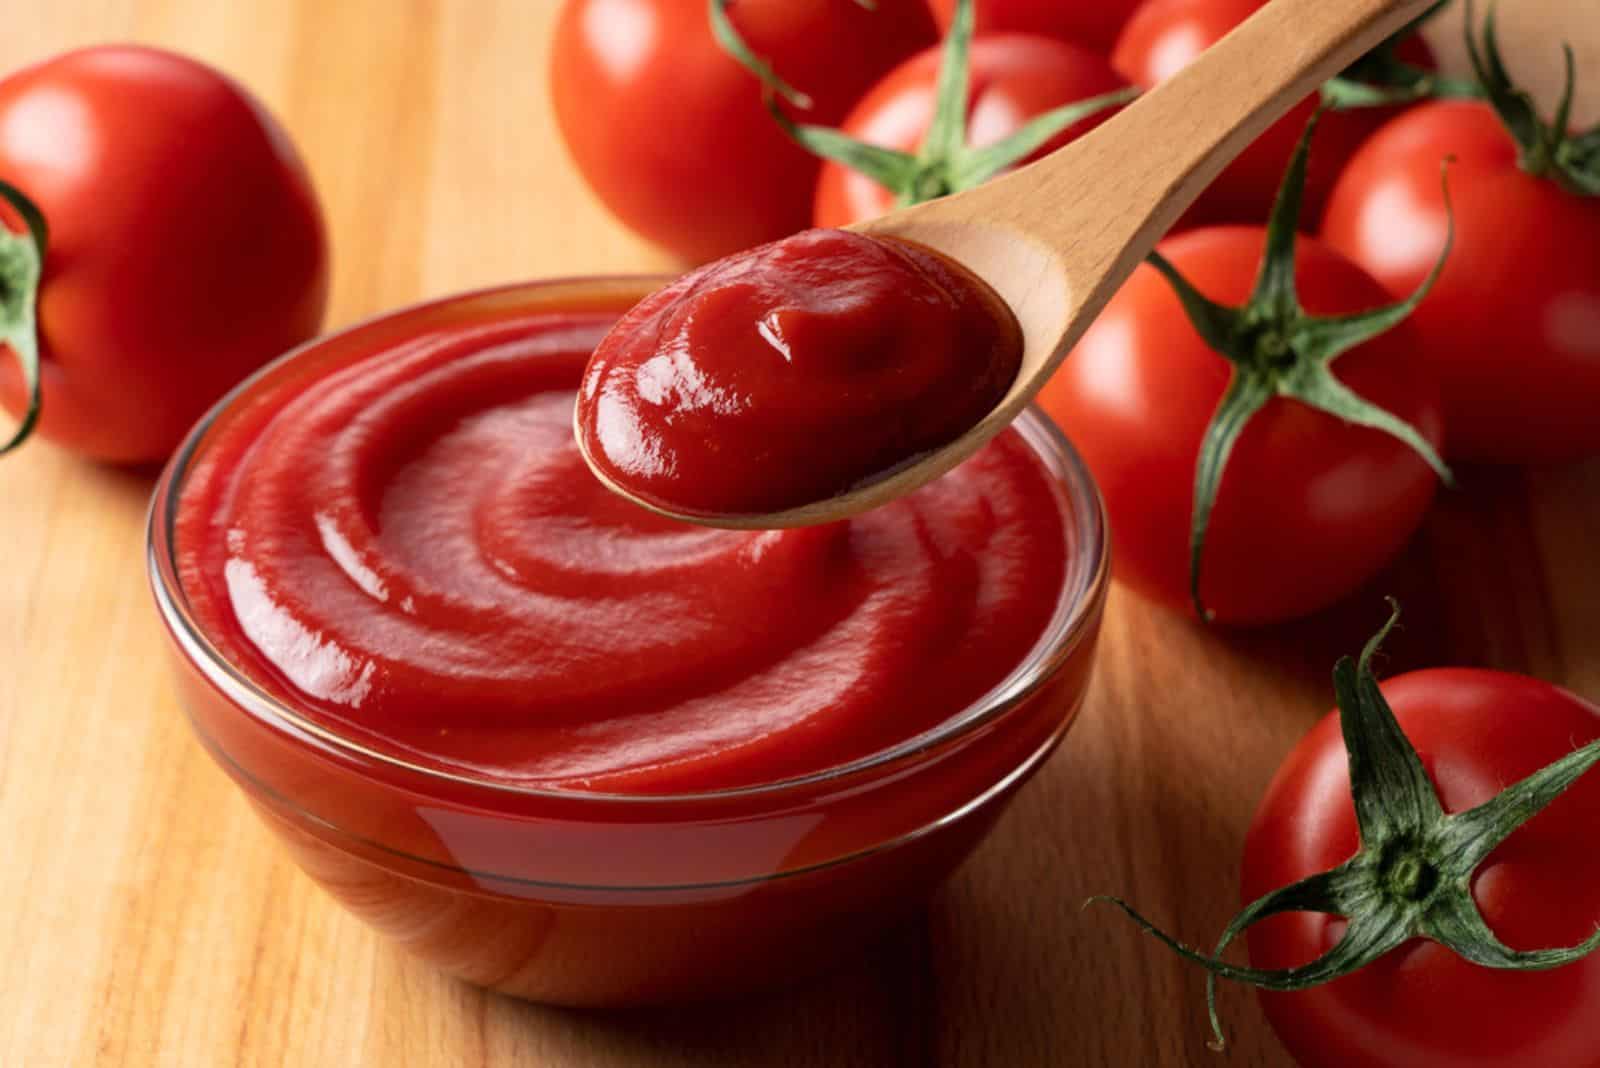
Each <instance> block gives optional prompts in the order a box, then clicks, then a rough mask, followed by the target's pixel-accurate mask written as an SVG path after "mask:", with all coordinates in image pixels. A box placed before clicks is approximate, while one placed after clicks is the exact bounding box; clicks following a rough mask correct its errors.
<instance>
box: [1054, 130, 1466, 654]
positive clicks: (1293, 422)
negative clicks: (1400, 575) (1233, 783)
mask: <svg viewBox="0 0 1600 1068" xmlns="http://www.w3.org/2000/svg"><path fill="white" fill-rule="evenodd" d="M1319 150H1320V148H1319ZM1263 243H1264V232H1263V230H1262V228H1260V227H1239V226H1236V227H1217V228H1211V229H1205V230H1196V231H1191V232H1189V233H1185V234H1181V235H1179V236H1177V237H1173V238H1169V239H1167V240H1166V241H1164V242H1162V244H1161V245H1160V246H1159V250H1160V251H1161V252H1162V253H1163V254H1164V255H1165V256H1166V257H1167V259H1168V260H1170V261H1171V262H1172V264H1173V266H1174V267H1176V268H1177V269H1178V270H1179V271H1180V272H1181V273H1182V274H1183V275H1185V276H1186V277H1187V278H1188V279H1189V280H1190V281H1191V282H1192V283H1193V284H1194V285H1195V287H1196V288H1198V289H1199V290H1200V292H1202V293H1203V294H1205V295H1206V296H1207V297H1210V298H1211V299H1212V300H1215V301H1221V302H1224V303H1229V304H1240V303H1242V302H1243V301H1244V299H1245V298H1246V297H1247V296H1249V294H1250V292H1251V287H1252V285H1253V283H1254V280H1255V275H1256V270H1257V267H1258V265H1259V263H1260V260H1261V254H1262V246H1263ZM1295 265H1296V271H1297V273H1298V279H1299V293H1300V299H1301V302H1302V303H1303V305H1304V306H1305V308H1306V310H1307V311H1308V312H1311V313H1313V314H1336V313H1349V312H1354V311H1358V310H1362V309H1366V308H1371V307H1375V306H1377V305H1380V304H1385V303H1387V302H1388V301H1389V299H1390V297H1389V294H1388V293H1387V292H1385V291H1384V289H1383V288H1382V287H1381V286H1379V285H1378V284H1377V283H1376V282H1375V281H1373V280H1372V279H1371V278H1370V277H1368V276H1367V275H1366V274H1365V273H1364V272H1363V271H1362V270H1361V269H1360V268H1359V267H1356V266H1354V265H1353V264H1351V263H1350V262H1349V261H1348V260H1346V259H1344V258H1343V257H1342V256H1340V255H1339V254H1338V253H1336V252H1333V251H1332V250H1330V249H1329V248H1327V247H1326V246H1325V245H1323V244H1321V243H1320V242H1318V241H1316V240H1314V239H1311V238H1305V237H1302V238H1301V239H1300V241H1299V242H1298V245H1297V248H1296V253H1295ZM1415 348H1416V347H1415V344H1414V341H1413V338H1412V337H1411V335H1410V333H1409V331H1408V330H1407V329H1406V324H1404V323H1402V324H1400V326H1399V327H1397V328H1396V329H1394V330H1392V331H1390V332H1389V333H1386V334H1382V335H1380V336H1378V337H1376V338H1374V339H1372V340H1370V341H1367V342H1365V343H1363V344H1361V345H1358V346H1357V347H1355V348H1353V349H1351V350H1350V351H1348V352H1346V353H1345V354H1344V355H1342V356H1340V357H1339V358H1338V359H1337V360H1336V361H1335V362H1334V364H1333V369H1334V373H1335V375H1336V377H1337V378H1338V379H1339V380H1340V381H1341V382H1342V383H1343V384H1344V385H1346V386H1348V387H1349V388H1350V389H1351V390H1353V391H1355V392H1356V393H1357V394H1359V395H1360V396H1361V397H1363V398H1365V399H1366V400H1368V401H1370V402H1371V403H1373V404H1375V405H1377V406H1378V407H1381V408H1384V409H1386V410H1388V411H1389V412H1390V413H1391V414H1393V415H1395V416H1397V417H1399V418H1400V419H1401V420H1403V421H1405V422H1407V423H1410V424H1411V425H1413V426H1414V427H1416V428H1417V430H1418V431H1419V432H1420V433H1421V434H1422V435H1423V437H1424V438H1425V439H1427V441H1428V442H1429V443H1430V444H1433V445H1435V446H1437V444H1438V441H1439V439H1440V437H1441V430H1442V420H1441V419H1440V414H1439V401H1438V392H1437V389H1436V388H1435V387H1434V385H1433V383H1432V381H1431V379H1430V378H1429V377H1428V376H1427V374H1426V371H1425V368H1424V366H1423V364H1422V361H1421V359H1420V357H1419V356H1418V354H1417V353H1416V351H1415ZM1231 370H1232V369H1231V366H1230V365H1229V363H1228V362H1227V361H1226V360H1225V359H1223V357H1221V356H1219V355H1218V354H1217V353H1216V352H1214V351H1213V350H1212V349H1211V348H1210V347H1208V346H1207V345H1206V343H1205V342H1204V341H1203V340H1202V339H1201V337H1200V335H1199V334H1197V333H1196V332H1195V330H1194V328H1193V327H1192V326H1190V324H1189V320H1188V318H1187V316H1186V315H1185V314H1184V311H1183V309H1182V307H1181V305H1180V304H1179V301H1178V298H1177V296H1176V295H1175V294H1174V292H1173V290H1172V287H1171V286H1170V285H1169V284H1168V283H1167V281H1166V280H1165V279H1163V278H1162V277H1161V275H1160V274H1158V273H1157V271H1156V270H1155V269H1154V268H1153V267H1151V266H1150V265H1148V264H1144V265H1141V266H1140V267H1139V268H1138V270H1136V271H1135V272H1134V274H1133V276H1132V277H1131V278H1129V280H1128V281H1127V283H1126V284H1124V285H1123V287H1122V289H1121V290H1120V291H1119V292H1118V293H1117V295H1116V296H1115V297H1113V298H1112V299H1111V303H1110V304H1108V305H1107V306H1106V309H1105V311H1103V312H1102V313H1101V314H1100V317H1099V318H1098V319H1097V320H1096V321H1095V323H1094V325H1093V326H1091V327H1090V328H1089V331H1088V332H1087V333H1086V334H1085V335H1084V336H1083V338H1082V340H1080V341H1079V343H1078V345H1077V346H1076V348H1074V350H1073V352H1072V353H1071V355H1070V356H1068V358H1067V360H1066V362H1065V363H1064V364H1063V365H1062V367H1061V370H1059V371H1058V372H1056V374H1055V376H1054V377H1053V378H1052V379H1051V381H1050V382H1049V383H1047V384H1046V386H1045V388H1044V390H1043V391H1042V392H1041V394H1040V398H1039V400H1040V403H1041V404H1042V405H1043V406H1044V408H1045V410H1046V411H1047V412H1049V414H1050V415H1051V416H1052V417H1053V418H1054V419H1055V420H1056V422H1057V423H1059V424H1060V425H1061V426H1062V428H1063V429H1065V431H1066V432H1067V434H1068V435H1069V436H1070V437H1071V438H1072V440H1073V441H1074V442H1075V443H1076V444H1077V447H1078V450H1079V452H1080V453H1082V454H1083V457H1084V459H1085V460H1086V461H1087V462H1088V465H1089V468H1090V470H1092V471H1093V473H1094V476H1095V480H1096V481H1097V482H1098V483H1099V484H1100V488H1101V491H1102V492H1103V494H1104V495H1105V501H1106V507H1107V511H1108V512H1109V513H1110V516H1111V530H1112V537H1113V540H1114V546H1115V551H1114V552H1113V554H1112V558H1113V560H1114V561H1115V563H1114V566H1115V568H1116V574H1117V576H1118V577H1119V578H1120V579H1121V580H1122V581H1123V582H1125V583H1127V584H1128V585H1129V586H1131V587H1133V588H1134V589H1136V590H1138V591H1139V592H1141V593H1143V594H1144V595H1146V596H1148V597H1151V598H1153V599H1155V600H1158V601H1161V602H1163V603H1166V604H1168V605H1171V606H1172V607H1174V608H1176V609H1178V610H1179V611H1184V612H1188V611H1191V610H1192V609H1191V607H1190V602H1189V551H1188V538H1189V524H1190V514H1191V507H1192V501H1193V494H1194V482H1195V463H1196V459H1197V457H1198V455H1199V451H1200V443H1201V440H1202V437H1203V435H1204V434H1205V431H1206V427H1207V425H1208V423H1209V422H1210V420H1211V416H1212V413H1213V412H1214V411H1215V409H1216V408H1217V403H1218V401H1219V399H1220V398H1221V397H1222V395H1223V391H1224V390H1225V389H1226V388H1227V385H1228V382H1229V377H1230V373H1231ZM1434 488H1435V478H1434V474H1433V472H1432V471H1431V470H1430V469H1429V467H1428V465H1427V464H1426V463H1425V462H1424V461H1423V460H1422V459H1421V458H1420V457H1419V456H1418V455H1417V454H1416V453H1415V452H1413V451H1412V450H1411V449H1410V448H1408V447H1407V446H1406V445H1404V444H1402V443H1401V442H1400V441H1398V440H1397V439H1395V438H1392V437H1390V436H1388V435H1386V434H1384V433H1381V432H1379V431H1377V430H1371V429H1367V428H1364V427H1358V426H1354V425H1352V424H1349V423H1346V422H1344V421H1342V420H1340V419H1338V418H1335V417H1334V416H1331V415H1328V414H1325V413H1323V412H1320V411H1316V410H1314V409H1312V408H1309V407H1307V406H1306V405H1304V404H1301V403H1299V402H1296V401H1290V400H1286V399H1284V398H1282V397H1272V398H1271V399H1269V400H1268V401H1267V402H1266V405H1265V406H1264V407H1263V408H1262V409H1261V410H1260V411H1259V412H1258V413H1257V414H1256V416H1255V417H1254V418H1253V419H1252V420H1251V422H1250V423H1249V424H1248V425H1247V426H1246V427H1245V429H1244V432H1243V434H1242V435H1241V436H1240V438H1239V440H1238V442H1237V444H1236V445H1235V447H1234V450H1233V453H1232V456H1231V458H1230V459H1229V460H1228V463H1227V467H1226V470H1225V473H1224V474H1223V477H1222V482H1221V485H1220V487H1219V489H1218V493H1217V499H1216V506H1215V510H1214V511H1213V512H1212V514H1211V519H1210V532H1209V536H1208V537H1207V540H1206V546H1205V553H1204V558H1203V559H1204V567H1203V568H1202V572H1201V587H1200V588H1201V595H1202V599H1203V600H1204V602H1205V604H1206V606H1207V607H1208V608H1209V609H1210V610H1211V611H1212V612H1213V613H1214V616H1215V618H1216V619H1217V620H1219V621H1224V622H1234V623H1262V622H1270V621H1275V620H1282V619H1289V618H1293V617H1296V616H1301V615H1305V614H1307V613H1310V612H1313V611H1316V610H1317V609H1320V608H1322V607H1324V606H1326V605H1328V604H1331V603H1332V602H1334V601H1335V600H1338V599H1339V598H1340V597H1342V596H1344V595H1345V594H1347V593H1349V592H1351V591H1352V590H1353V589H1355V588H1356V586H1358V585H1359V584H1360V583H1361V582H1362V581H1364V580H1365V579H1367V578H1368V577H1370V576H1371V575H1372V574H1373V573H1374V572H1375V571H1377V570H1378V568H1380V567H1381V566H1382V565H1383V564H1384V563H1385V562H1386V561H1387V560H1389V558H1390V557H1392V556H1393V555H1394V554H1395V552H1397V551H1398V550H1399V549H1400V547H1401V546H1402V545H1403V544H1404V543H1405V542H1406V540H1407V539H1408V538H1409V537H1410V536H1411V534H1412V532H1413V531H1414V530H1415V529H1416V528H1417V525H1418V524H1419V523H1420V522H1421V520H1422V516H1423V513H1424V512H1425V511H1426V509H1427V506H1428V503H1429V502H1430V501H1431V500H1432V498H1433V493H1434Z"/></svg>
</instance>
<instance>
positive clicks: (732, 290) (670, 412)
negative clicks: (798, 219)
mask: <svg viewBox="0 0 1600 1068" xmlns="http://www.w3.org/2000/svg"><path fill="white" fill-rule="evenodd" d="M1021 363H1022V330H1021V328H1020V327H1019V326H1018V325H1017V321H1016V319H1015V317H1013V315H1012V314H1011V310H1010V309H1009V308H1008V307H1006V304H1005V302H1004V301H1002V300H1001V299H1000V297H999V296H998V295H997V294H996V293H995V292H994V291H993V290H991V289H990V288H989V287H988V286H987V285H986V284H985V283H984V282H983V281H981V280H980V279H979V278H978V277H977V276H976V275H974V274H972V273H971V272H970V271H968V270H967V269H966V268H964V267H962V266H961V265H959V264H957V263H954V262H953V261H951V260H948V259H946V258H945V257H943V256H941V255H939V254H937V253H935V252H933V251H932V250H930V249H925V248H923V247H921V246H920V245H915V244H911V243H909V242H903V241H897V240H893V239H886V238H878V237H871V236H868V235H866V234H858V233H852V232H850V231H848V230H806V231H803V232H801V233H798V234H795V235H793V236H792V237H786V238H784V239H783V240H781V241H774V242H772V243H770V244H767V245H761V246H759V247H757V248H753V249H750V250H749V251H746V252H740V253H735V254H734V255H732V256H728V257H726V258H724V259H721V260H717V261H715V262H714V263H710V264H707V265H706V266H704V267H701V268H699V269H698V270H695V271H691V272H690V273H688V274H686V275H684V276H683V277H682V278H680V279H678V280H677V281H675V282H673V283H671V284H670V285H668V286H666V287H665V288H663V289H661V290H660V291H658V292H656V293H652V294H651V295H650V296H648V297H646V298H645V299H644V300H643V301H641V302H640V303H639V304H638V305H637V306H636V307H634V308H633V309H631V310H630V311H628V312H627V313H626V314H625V315H623V316H622V318H621V319H620V320H619V321H618V322H617V324H616V326H615V327H614V328H613V329H612V330H611V332H610V334H609V335H607V336H606V337H605V339H604V340H603V341H602V342H601V343H600V345H599V347H598V348H597V349H596V350H595V353H594V358H593V360H592V361H591V362H590V365H589V368H588V371H587V373H586V374H585V375H584V379H583V386H582V389H581V390H580V392H579V395H578V420H577V432H578V435H579V437H580V438H581V439H582V441H583V445H584V449H585V451H586V452H587V453H588V454H589V457H590V459H591V460H592V461H593V463H594V464H595V466H596V469H597V470H599V471H600V472H602V473H603V474H604V475H605V477H606V478H607V479H608V480H610V481H611V482H612V483H614V484H616V485H617V486H619V487H621V488H622V489H624V490H626V491H627V492H628V493H630V494H631V495H633V496H634V497H635V498H636V499H638V500H641V501H646V502H649V503H650V504H653V505H657V506H659V507H661V508H663V509H664V510H666V511H669V512H672V513H673V514H676V515H680V516H701V517H708V518H709V517H715V516H741V515H758V514H765V513H771V512H780V511H785V510H788V509H790V508H797V507H800V506H802V505H807V504H812V503H814V502H817V501H822V500H826V499H827V498H829V497H833V496H836V495H837V494H839V493H842V492H844V491H847V490H850V489H853V488H855V487H857V486H860V485H862V484H864V483H868V482H874V481H877V480H878V479H880V478H882V477H883V476H885V475H887V474H890V473H892V472H894V471H895V470H897V469H898V468H900V467H903V466H905V465H906V464H908V463H910V462H912V461H915V460H916V459H918V458H919V457H921V456H923V455H925V454H926V453H929V452H931V451H933V450H935V449H937V448H939V447H940V446H942V445H947V444H949V443H950V442H951V441H954V440H955V439H956V438H958V437H960V436H961V435H962V434H963V433H964V432H966V431H967V430H969V429H971V428H972V427H973V426H974V425H976V424H977V423H978V422H979V420H981V419H982V418H983V417H984V416H985V415H987V414H988V413H989V411H990V410H991V409H992V408H993V407H994V406H995V405H996V404H997V403H999V401H1000V399H1001V398H1002V397H1003V396H1005V393H1006V390H1007V389H1008V388H1010V386H1011V383H1012V381H1013V380H1014V379H1015V378H1016V376H1017V369H1018V368H1019V367H1020V366H1021Z"/></svg>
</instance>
